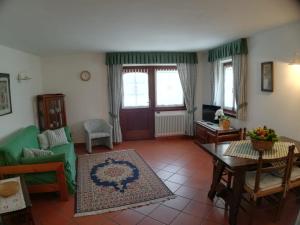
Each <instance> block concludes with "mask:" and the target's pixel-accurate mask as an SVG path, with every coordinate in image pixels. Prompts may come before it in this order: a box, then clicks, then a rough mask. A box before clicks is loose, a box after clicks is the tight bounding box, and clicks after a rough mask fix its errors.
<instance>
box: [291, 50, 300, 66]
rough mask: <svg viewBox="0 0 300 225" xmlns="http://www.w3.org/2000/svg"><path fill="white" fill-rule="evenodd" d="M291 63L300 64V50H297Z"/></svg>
mask: <svg viewBox="0 0 300 225" xmlns="http://www.w3.org/2000/svg"><path fill="white" fill-rule="evenodd" d="M289 65H300V52H297V53H296V54H295V56H294V57H293V58H292V60H291V62H290V63H289Z"/></svg>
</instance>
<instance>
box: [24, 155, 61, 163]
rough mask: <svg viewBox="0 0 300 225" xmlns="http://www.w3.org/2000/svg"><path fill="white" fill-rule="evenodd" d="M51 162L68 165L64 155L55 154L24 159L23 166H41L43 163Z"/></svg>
mask: <svg viewBox="0 0 300 225" xmlns="http://www.w3.org/2000/svg"><path fill="white" fill-rule="evenodd" d="M51 162H62V163H64V164H65V163H66V156H65V154H64V153H61V154H54V155H49V156H41V157H36V158H22V159H21V161H20V163H21V164H41V163H51Z"/></svg>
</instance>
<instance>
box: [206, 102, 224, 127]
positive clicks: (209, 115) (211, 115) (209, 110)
mask: <svg viewBox="0 0 300 225" xmlns="http://www.w3.org/2000/svg"><path fill="white" fill-rule="evenodd" d="M220 108H221V106H216V105H205V104H203V105H202V120H204V121H207V122H211V123H219V120H215V113H216V111H217V110H218V109H220Z"/></svg>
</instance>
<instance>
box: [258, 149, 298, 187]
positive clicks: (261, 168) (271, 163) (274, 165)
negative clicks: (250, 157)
mask: <svg viewBox="0 0 300 225" xmlns="http://www.w3.org/2000/svg"><path fill="white" fill-rule="evenodd" d="M294 149H295V145H291V146H289V149H288V154H287V155H286V156H284V157H281V158H277V159H263V151H259V158H258V168H257V171H256V177H255V185H254V193H257V192H258V191H259V187H260V181H261V179H260V178H261V175H262V174H264V173H272V172H278V171H280V170H284V173H283V178H282V187H283V189H284V190H287V183H288V181H289V179H290V176H291V172H290V171H291V167H292V164H293V158H294ZM282 162H283V163H282Z"/></svg>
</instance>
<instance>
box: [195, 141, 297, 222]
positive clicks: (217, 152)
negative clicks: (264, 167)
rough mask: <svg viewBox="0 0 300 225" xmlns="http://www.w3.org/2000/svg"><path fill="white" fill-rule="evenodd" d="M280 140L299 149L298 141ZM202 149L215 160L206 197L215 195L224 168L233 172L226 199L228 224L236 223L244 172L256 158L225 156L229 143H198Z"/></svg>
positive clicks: (249, 168)
mask: <svg viewBox="0 0 300 225" xmlns="http://www.w3.org/2000/svg"><path fill="white" fill-rule="evenodd" d="M280 141H286V142H292V143H295V145H296V147H297V149H298V150H300V142H299V141H296V140H293V139H291V138H288V137H280ZM198 145H199V146H200V147H201V148H202V149H203V150H204V151H206V152H207V153H208V154H210V155H211V156H212V157H213V159H214V162H215V165H214V169H213V178H212V183H211V186H210V190H209V192H208V197H209V198H210V199H211V200H213V199H214V197H215V196H216V192H217V188H218V186H220V181H221V177H222V174H223V172H224V169H225V168H227V169H229V170H230V171H232V172H233V174H234V179H233V185H232V188H231V189H230V190H228V192H227V195H229V196H227V199H228V205H229V224H230V225H236V224H237V215H238V212H239V207H240V202H241V198H242V194H243V190H244V184H245V174H246V172H247V171H249V170H255V169H256V168H257V163H258V161H257V160H254V159H246V158H239V157H231V156H225V155H224V153H225V152H226V150H227V149H228V147H229V145H230V143H229V142H227V143H220V144H218V145H216V144H198Z"/></svg>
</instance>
